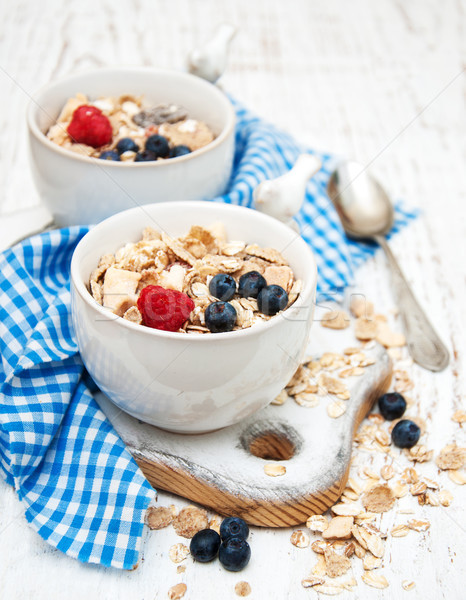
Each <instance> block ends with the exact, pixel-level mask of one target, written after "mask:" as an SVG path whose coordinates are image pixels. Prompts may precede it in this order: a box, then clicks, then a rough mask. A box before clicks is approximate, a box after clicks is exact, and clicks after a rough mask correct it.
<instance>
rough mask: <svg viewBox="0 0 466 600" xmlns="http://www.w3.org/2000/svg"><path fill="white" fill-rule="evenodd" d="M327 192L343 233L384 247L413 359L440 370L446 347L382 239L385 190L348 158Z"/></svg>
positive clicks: (388, 214) (388, 215)
mask: <svg viewBox="0 0 466 600" xmlns="http://www.w3.org/2000/svg"><path fill="white" fill-rule="evenodd" d="M327 193H328V195H329V197H330V199H331V200H332V202H333V204H334V206H335V208H336V210H337V212H338V214H339V216H340V219H341V223H342V225H343V228H344V230H345V232H346V234H347V235H348V236H349V237H352V238H355V239H368V240H373V241H375V242H377V243H378V244H379V245H380V246H381V247H382V248H383V250H384V251H385V254H386V255H387V259H388V264H389V266H390V268H391V272H392V281H393V287H394V290H395V295H396V296H397V302H398V307H399V309H400V314H401V318H402V320H403V324H404V330H405V334H406V342H407V344H408V348H409V352H410V354H411V356H412V357H413V360H414V361H416V362H417V363H418V364H419V365H421V366H422V367H424V368H426V369H430V370H431V371H442V370H443V369H444V368H445V367H446V366H447V365H448V362H449V360H450V357H449V353H448V350H447V348H446V347H445V345H444V344H443V342H442V340H441V339H440V338H439V336H438V334H437V332H436V331H435V329H434V328H433V327H432V325H431V323H430V321H429V319H428V317H427V315H426V313H425V312H424V311H423V310H422V308H421V306H420V304H419V302H418V301H417V299H416V297H415V296H414V294H413V291H412V290H411V287H410V285H409V284H408V282H407V281H406V278H405V276H404V275H403V272H402V271H401V268H400V266H399V264H398V261H397V260H396V258H395V256H394V255H393V253H392V251H391V250H390V246H389V245H388V243H387V240H386V239H385V235H386V234H387V233H388V232H389V231H390V230H391V228H392V227H393V221H394V210H393V206H392V203H391V202H390V198H389V197H388V195H387V194H386V192H385V190H384V189H383V188H382V186H381V185H380V184H379V183H378V182H377V181H376V180H375V179H374V178H373V177H371V176H370V175H369V174H368V173H367V170H366V167H364V165H361V164H359V163H357V162H355V161H348V162H344V163H342V164H340V165H339V166H338V167H337V169H336V170H335V171H334V173H332V175H331V177H330V180H329V183H328V186H327Z"/></svg>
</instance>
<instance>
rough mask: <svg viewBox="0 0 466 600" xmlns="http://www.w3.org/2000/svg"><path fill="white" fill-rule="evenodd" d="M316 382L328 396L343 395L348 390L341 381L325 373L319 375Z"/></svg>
mask: <svg viewBox="0 0 466 600" xmlns="http://www.w3.org/2000/svg"><path fill="white" fill-rule="evenodd" d="M317 381H318V384H319V386H322V387H324V388H325V389H326V390H327V391H328V392H329V393H330V394H343V393H346V392H348V388H347V387H346V385H345V384H344V383H343V382H342V381H339V380H338V379H335V377H331V376H330V375H327V374H326V373H320V375H319V377H318V379H317Z"/></svg>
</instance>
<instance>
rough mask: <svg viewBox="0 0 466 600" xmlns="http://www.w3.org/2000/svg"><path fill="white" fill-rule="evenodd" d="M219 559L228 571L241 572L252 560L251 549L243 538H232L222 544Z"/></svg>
mask: <svg viewBox="0 0 466 600" xmlns="http://www.w3.org/2000/svg"><path fill="white" fill-rule="evenodd" d="M218 558H219V560H220V562H221V563H222V565H223V566H224V567H225V569H227V570H228V571H241V569H244V567H245V566H246V565H247V564H248V562H249V559H250V558H251V548H250V546H249V544H248V543H247V541H246V540H244V539H243V538H240V537H230V538H228V539H227V540H224V541H223V542H222V545H221V546H220V550H219V552H218Z"/></svg>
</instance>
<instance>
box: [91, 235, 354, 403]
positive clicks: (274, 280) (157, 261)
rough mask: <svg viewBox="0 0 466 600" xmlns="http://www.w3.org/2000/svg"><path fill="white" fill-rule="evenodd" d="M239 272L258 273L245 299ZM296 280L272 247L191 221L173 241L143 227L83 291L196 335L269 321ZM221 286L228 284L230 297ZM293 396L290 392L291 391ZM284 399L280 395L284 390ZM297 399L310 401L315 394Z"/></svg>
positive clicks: (128, 315)
mask: <svg viewBox="0 0 466 600" xmlns="http://www.w3.org/2000/svg"><path fill="white" fill-rule="evenodd" d="M233 250H234V252H233ZM225 251H226V254H225ZM256 260H260V261H261V262H262V263H263V264H264V265H266V267H265V268H263V269H262V272H263V275H260V274H259V272H258V271H256V269H253V270H252V271H251V270H250V269H249V270H246V272H244V267H245V264H246V263H251V261H256ZM253 264H254V265H256V263H255V262H254V263H253ZM256 266H257V265H256ZM254 271H256V273H255V274H254ZM241 274H242V275H243V278H242V279H241ZM244 277H246V278H247V279H249V280H252V279H254V277H256V278H258V277H260V278H261V280H262V282H263V283H261V284H260V285H261V287H260V288H258V289H257V292H256V293H255V295H256V296H257V298H256V297H251V296H249V297H248V296H246V294H249V288H247V287H246V288H244V287H241V282H243V281H244ZM298 284H299V285H300V281H299V280H296V279H295V276H294V273H293V271H292V269H291V268H290V267H289V266H288V265H287V264H286V260H285V259H284V258H283V256H282V255H281V254H280V253H279V252H278V251H277V250H275V249H273V248H261V247H259V246H258V245H257V244H250V245H247V244H246V242H244V241H231V242H228V241H227V240H226V235H225V228H224V227H223V226H222V225H221V224H214V225H212V226H210V227H201V226H198V225H194V226H192V227H191V229H190V230H189V232H188V233H187V234H186V235H184V236H180V237H177V238H175V237H172V236H169V235H168V234H167V233H166V232H164V231H162V232H158V231H156V230H154V229H152V228H150V227H148V228H146V229H145V230H144V231H143V233H142V238H141V239H140V240H139V241H136V242H128V243H126V244H125V245H123V246H121V247H120V248H119V249H118V250H117V251H116V252H115V254H114V255H109V254H107V255H104V256H103V257H102V258H101V259H100V261H99V263H98V265H97V268H96V269H95V270H94V271H93V272H92V274H91V276H90V280H89V291H90V293H91V294H92V296H93V297H94V299H95V301H96V302H97V303H98V304H100V305H102V306H103V307H104V308H107V309H109V310H111V311H112V312H113V313H114V314H116V315H118V316H120V317H123V318H124V319H125V320H127V321H131V322H132V323H135V324H137V325H143V326H148V327H152V328H156V329H163V330H165V331H178V332H180V333H185V334H190V335H193V334H194V335H200V334H205V333H211V332H213V333H218V332H222V331H231V330H234V331H237V330H241V329H247V328H249V327H252V326H254V325H256V324H258V323H263V322H264V321H268V320H269V319H271V318H273V317H274V316H275V314H277V313H278V312H280V311H282V310H285V309H286V308H288V307H289V306H291V304H293V302H294V301H295V300H296V298H297V297H298V295H299V292H296V291H295V292H293V290H297V289H298V288H299V285H298ZM225 285H227V286H230V287H229V289H228V296H227V295H226V292H225V291H224V290H225ZM222 286H223V287H222ZM245 290H246V291H245ZM259 292H260V293H259ZM222 294H225V296H223V295H222ZM251 294H253V292H252V290H251ZM271 295H273V298H272V300H270V297H271ZM223 298H225V299H224V300H223ZM274 299H275V301H274ZM219 311H221V312H219ZM219 315H220V318H219ZM222 318H223V320H222ZM219 323H220V325H219ZM342 364H344V361H343V362H342ZM330 383H332V382H329V387H330V388H331V389H335V393H338V392H340V393H343V394H344V395H346V394H347V390H346V386H345V385H344V384H343V383H342V382H341V381H339V380H334V381H333V383H332V385H330ZM300 391H302V392H304V391H306V392H309V393H312V392H313V391H314V392H315V391H317V387H315V389H314V390H313V389H312V387H309V382H308V381H307V382H306V385H305V386H304V387H303V388H302V389H301V390H300ZM296 393H297V391H296V390H294V393H293V395H294V394H296ZM339 397H340V396H339ZM282 398H283V400H284V399H286V394H285V395H282ZM301 401H302V403H303V404H304V405H305V404H306V403H309V402H311V405H314V404H315V401H314V399H313V398H306V397H303V398H301ZM277 402H280V399H277V400H276V403H277Z"/></svg>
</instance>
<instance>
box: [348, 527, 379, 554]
mask: <svg viewBox="0 0 466 600" xmlns="http://www.w3.org/2000/svg"><path fill="white" fill-rule="evenodd" d="M352 533H353V535H354V537H355V538H356V540H357V541H358V542H359V544H361V546H362V547H363V548H366V549H367V550H369V552H371V553H372V554H373V555H374V556H376V557H377V558H382V556H383V555H384V551H385V548H384V545H383V542H382V539H381V536H380V534H379V533H375V532H374V531H370V530H369V529H368V528H367V525H354V526H353V528H352Z"/></svg>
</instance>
